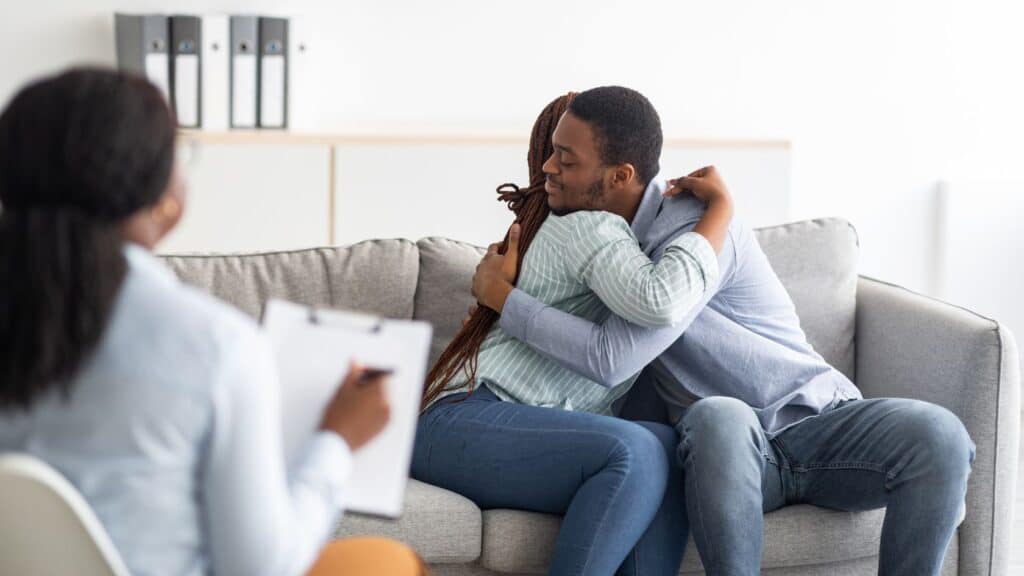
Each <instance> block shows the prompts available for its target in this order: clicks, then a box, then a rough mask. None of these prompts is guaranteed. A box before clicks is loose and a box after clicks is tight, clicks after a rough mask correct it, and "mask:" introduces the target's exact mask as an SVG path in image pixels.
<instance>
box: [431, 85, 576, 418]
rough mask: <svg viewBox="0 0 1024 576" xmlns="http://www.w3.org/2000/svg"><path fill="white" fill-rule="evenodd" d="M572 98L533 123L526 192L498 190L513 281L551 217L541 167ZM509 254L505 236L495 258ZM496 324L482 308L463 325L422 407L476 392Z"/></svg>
mask: <svg viewBox="0 0 1024 576" xmlns="http://www.w3.org/2000/svg"><path fill="white" fill-rule="evenodd" d="M575 97H576V93H575V92H570V93H568V94H566V95H565V96H559V97H558V98H555V99H554V100H552V101H551V102H550V103H548V105H547V106H545V107H544V110H542V111H541V113H540V115H539V116H537V120H536V122H534V124H533V132H532V133H531V134H530V149H529V151H528V152H527V155H526V164H527V166H528V167H529V174H530V185H529V186H528V187H526V188H520V187H519V186H517V185H515V184H502V185H501V186H498V190H497V192H498V199H499V200H501V201H503V202H506V203H508V208H509V210H511V211H512V212H514V213H515V215H516V220H515V221H516V222H518V223H519V226H520V228H519V262H518V264H517V266H518V268H517V269H516V280H518V279H519V270H521V269H522V267H523V257H524V256H525V255H526V252H527V250H529V249H530V243H531V242H533V238H534V236H536V235H537V231H538V230H540V226H541V224H543V223H544V220H545V219H547V217H548V214H549V213H550V210H549V209H548V196H547V194H546V193H545V192H544V181H545V179H546V178H545V176H544V170H543V168H542V167H543V166H544V161H545V160H547V159H548V158H549V157H551V154H552V152H554V146H553V145H552V144H551V135H552V134H553V133H554V132H555V126H557V125H558V121H559V119H561V118H562V115H563V114H565V111H566V110H567V109H569V105H570V103H571V102H572V101H573V98H575ZM507 249H508V233H506V234H505V239H504V240H503V241H502V242H501V246H500V247H499V249H498V252H499V253H501V254H504V253H505V250H507ZM497 321H498V313H497V312H495V311H494V310H491V309H490V308H485V307H483V306H480V307H478V308H477V309H476V311H475V312H473V314H472V315H471V316H470V317H469V319H468V320H467V321H466V324H465V325H464V326H463V327H462V329H461V330H459V332H458V333H457V334H456V335H455V337H454V338H453V339H452V341H451V342H450V343H449V344H448V346H447V347H446V348H445V349H444V352H442V353H441V356H440V358H438V359H437V362H436V363H435V364H434V366H433V367H432V368H431V369H430V373H429V374H427V382H426V384H425V386H424V392H423V407H426V406H427V405H429V404H430V403H431V402H432V401H433V400H434V399H435V398H437V397H438V396H440V395H441V394H443V393H445V392H446V391H449V390H450V389H452V387H453V386H458V385H459V384H460V383H462V382H468V390H469V391H470V392H472V391H473V388H474V387H475V386H476V366H477V364H476V361H477V356H478V355H479V353H480V347H481V346H482V345H483V343H484V340H485V339H486V338H487V334H489V333H490V331H491V327H493V326H494V323H495V322H497ZM459 374H462V375H463V377H462V378H459V379H457V377H458V376H459Z"/></svg>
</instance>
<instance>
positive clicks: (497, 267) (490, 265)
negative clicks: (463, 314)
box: [473, 224, 519, 314]
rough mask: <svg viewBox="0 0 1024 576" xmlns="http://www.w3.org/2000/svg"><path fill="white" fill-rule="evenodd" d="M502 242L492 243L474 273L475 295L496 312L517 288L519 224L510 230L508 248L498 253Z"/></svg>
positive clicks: (482, 303)
mask: <svg viewBox="0 0 1024 576" xmlns="http://www.w3.org/2000/svg"><path fill="white" fill-rule="evenodd" d="M499 246H500V244H491V245H490V246H489V247H488V248H487V253H486V254H484V257H483V259H481V260H480V263H479V264H477V266H476V273H475V274H473V296H474V297H475V298H476V299H477V301H478V302H479V303H480V304H481V305H483V306H486V307H488V308H490V309H491V310H494V311H495V312H498V313H499V314H500V313H501V310H502V308H504V306H505V299H507V298H508V295H509V293H510V292H512V289H513V288H515V284H514V283H515V279H516V267H517V265H518V263H519V224H513V225H512V227H511V228H509V230H508V250H506V251H505V253H504V254H498V247H499Z"/></svg>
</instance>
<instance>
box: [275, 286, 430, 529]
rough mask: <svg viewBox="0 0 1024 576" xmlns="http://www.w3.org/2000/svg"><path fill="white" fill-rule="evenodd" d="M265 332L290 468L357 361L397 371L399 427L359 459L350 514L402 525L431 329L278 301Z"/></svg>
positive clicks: (348, 496) (392, 386)
mask: <svg viewBox="0 0 1024 576" xmlns="http://www.w3.org/2000/svg"><path fill="white" fill-rule="evenodd" d="M263 329H264V330H265V332H266V333H267V335H268V336H269V338H270V340H271V342H272V344H273V347H274V352H275V356H276V362H277V369H278V376H279V380H280V382H281V416H282V431H283V433H284V443H283V444H284V450H285V458H286V459H287V462H288V463H289V466H290V465H291V464H292V463H293V462H294V460H295V458H296V456H297V455H298V454H300V453H301V451H302V448H303V446H304V445H305V443H306V442H307V441H308V440H309V438H310V437H312V436H313V434H315V433H316V431H317V427H318V426H319V424H320V420H321V416H322V414H323V410H324V407H325V406H326V405H327V403H328V402H329V401H330V400H331V398H332V397H333V396H334V393H335V391H336V390H337V388H338V385H339V384H340V383H341V381H342V379H343V378H344V377H345V373H346V372H347V370H348V365H349V362H350V361H351V360H355V361H357V362H359V363H361V364H363V365H365V366H372V367H374V368H386V369H392V370H394V373H393V374H392V375H391V377H390V380H389V382H388V389H387V392H388V399H389V401H390V404H391V420H390V421H389V422H388V425H387V427H385V428H384V431H383V432H381V434H380V435H379V436H377V437H376V438H374V439H373V440H372V441H370V442H369V443H368V444H366V445H365V446H364V447H363V448H362V449H361V450H359V451H358V452H356V453H355V455H354V456H355V457H354V461H353V468H352V476H351V478H350V479H349V482H348V483H347V485H346V488H345V495H344V500H345V509H346V510H348V511H351V512H360V513H364V514H373V515H378V516H386V517H390V518H397V517H399V516H401V513H402V507H403V505H404V500H405V485H406V482H407V480H408V477H409V466H410V461H411V458H412V444H413V440H414V437H415V434H416V420H417V418H418V416H419V407H420V398H421V394H422V391H423V381H424V379H425V377H426V371H427V355H428V351H429V348H430V335H431V332H432V330H431V326H430V324H427V323H426V322H415V321H404V320H388V319H381V318H377V317H373V316H367V315H364V314H357V313H352V312H340V311H333V310H330V311H328V310H321V309H316V310H314V309H312V308H310V307H308V306H301V305H298V304H293V303H291V302H285V301H282V300H270V301H268V302H267V305H266V308H265V309H264V311H263Z"/></svg>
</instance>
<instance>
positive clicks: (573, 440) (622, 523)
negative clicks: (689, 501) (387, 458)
mask: <svg viewBox="0 0 1024 576" xmlns="http://www.w3.org/2000/svg"><path fill="white" fill-rule="evenodd" d="M677 445H678V436H677V435H676V433H675V431H673V430H672V428H671V427H669V426H666V425H664V424H655V423H646V422H629V421H626V420H621V419H619V418H614V417H610V416H601V415H597V414H591V413H586V412H571V411H565V410H560V409H557V408H544V407H536V406H528V405H524V404H517V403H513V402H503V401H501V400H500V399H498V397H497V396H495V395H494V393H492V392H491V391H490V390H488V389H487V388H486V387H481V388H479V389H477V390H476V391H475V392H474V393H473V394H472V395H471V396H469V397H466V395H465V394H464V393H463V394H457V395H454V396H450V397H448V398H445V399H444V400H442V401H441V402H438V403H437V404H435V405H434V406H432V407H431V408H430V409H429V410H428V411H427V412H426V413H424V414H423V415H422V416H421V418H420V421H419V425H418V429H417V434H416V447H415V450H414V453H413V462H412V475H413V477H414V478H416V479H417V480H421V481H423V482H428V483H430V484H434V485H436V486H440V487H442V488H446V489H448V490H452V491H455V492H458V493H460V494H462V495H463V496H466V497H467V498H469V499H470V500H473V501H474V502H475V503H476V504H477V506H479V507H480V508H483V509H490V508H513V509H519V510H529V511H534V512H544V513H548V514H562V515H564V519H563V521H562V526H561V530H560V532H559V535H558V540H557V542H556V544H555V552H554V557H553V558H552V561H551V567H550V572H549V573H550V574H557V575H576V574H580V575H583V574H586V575H588V576H590V575H611V574H623V575H633V574H643V575H664V576H675V574H677V573H678V571H679V566H680V564H681V562H682V555H683V547H684V546H685V544H686V538H685V533H683V532H681V530H683V529H684V528H685V506H684V504H683V502H682V496H683V493H682V490H679V489H676V490H673V491H671V492H670V493H669V495H668V496H667V497H666V492H665V488H666V486H669V485H672V486H676V487H678V486H681V485H682V477H681V470H680V468H679V467H678V466H677V465H676V464H675V458H674V454H675V450H676V446H677Z"/></svg>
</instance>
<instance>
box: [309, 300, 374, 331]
mask: <svg viewBox="0 0 1024 576" xmlns="http://www.w3.org/2000/svg"><path fill="white" fill-rule="evenodd" d="M364 318H365V319H366V320H368V321H369V322H368V323H363V322H359V321H355V322H349V321H347V319H342V318H337V317H333V318H330V319H327V318H323V317H321V315H320V311H319V310H317V309H316V307H314V306H309V307H308V308H307V315H306V320H307V321H308V322H309V323H310V324H313V325H315V326H344V327H346V328H348V329H350V330H364V331H366V332H370V333H371V334H377V333H379V332H380V331H381V330H383V329H384V322H383V320H381V319H380V318H375V317H372V316H363V315H360V317H359V318H358V320H362V319H364Z"/></svg>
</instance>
